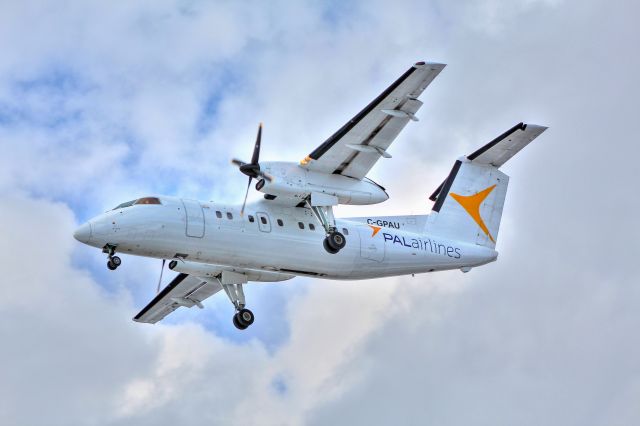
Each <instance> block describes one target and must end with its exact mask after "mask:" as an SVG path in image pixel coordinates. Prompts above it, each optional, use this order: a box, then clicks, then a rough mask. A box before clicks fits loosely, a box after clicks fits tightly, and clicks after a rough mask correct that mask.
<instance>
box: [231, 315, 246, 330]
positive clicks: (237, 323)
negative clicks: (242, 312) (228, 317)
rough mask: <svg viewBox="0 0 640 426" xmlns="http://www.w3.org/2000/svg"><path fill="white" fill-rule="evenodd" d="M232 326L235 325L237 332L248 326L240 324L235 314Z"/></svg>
mask: <svg viewBox="0 0 640 426" xmlns="http://www.w3.org/2000/svg"><path fill="white" fill-rule="evenodd" d="M233 325H235V326H236V328H237V329H238V330H244V329H246V328H247V327H248V325H242V324H240V321H239V320H238V314H235V315H234V316H233Z"/></svg>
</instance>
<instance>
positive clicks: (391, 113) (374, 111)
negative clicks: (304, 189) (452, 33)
mask: <svg viewBox="0 0 640 426" xmlns="http://www.w3.org/2000/svg"><path fill="white" fill-rule="evenodd" d="M444 67H445V65H444V64H436V63H425V62H418V63H416V64H414V65H413V66H412V67H411V68H409V69H408V70H407V71H406V72H405V73H404V74H402V75H401V76H400V78H398V79H397V80H396V81H395V82H394V83H393V84H391V86H389V87H388V88H387V89H386V90H385V91H384V92H382V93H381V94H380V95H379V96H378V97H377V98H375V99H374V100H373V101H372V102H371V103H369V105H367V106H366V107H365V108H364V109H363V110H362V111H360V112H359V113H358V114H357V115H356V116H355V117H353V118H352V119H351V120H349V121H348V122H347V123H346V124H345V125H344V126H342V127H341V128H340V129H339V130H338V131H337V132H335V133H334V134H333V135H332V136H331V137H329V139H327V140H326V141H324V143H322V145H320V146H319V147H318V148H316V149H315V150H314V151H313V152H312V153H311V154H309V155H308V156H307V157H306V158H305V159H304V160H302V161H301V163H300V165H301V166H302V167H305V168H307V169H309V170H313V171H317V172H321V173H327V174H341V175H345V176H349V177H353V178H356V179H362V178H364V177H365V175H366V174H367V173H368V172H369V170H371V168H372V167H373V165H374V164H375V163H376V161H378V159H379V158H380V157H386V158H389V157H391V156H390V155H389V154H388V153H387V149H388V148H389V146H390V145H391V142H393V140H394V139H395V138H396V137H397V136H398V134H399V133H400V131H401V130H402V129H403V128H404V126H405V125H406V124H407V123H408V122H409V120H414V121H417V118H416V117H415V115H414V114H415V113H416V112H417V111H418V109H419V108H420V107H421V106H422V102H421V101H419V100H418V96H420V94H421V93H422V92H423V91H424V89H425V88H426V87H427V86H428V85H429V84H430V83H431V82H432V81H433V79H434V78H435V77H436V76H437V75H438V74H439V73H440V71H442V69H443V68H444Z"/></svg>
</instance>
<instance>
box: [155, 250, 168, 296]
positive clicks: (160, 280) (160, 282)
mask: <svg viewBox="0 0 640 426" xmlns="http://www.w3.org/2000/svg"><path fill="white" fill-rule="evenodd" d="M166 261H167V259H162V269H160V279H159V280H158V289H157V290H156V294H157V293H160V284H162V273H163V272H164V263H165V262H166Z"/></svg>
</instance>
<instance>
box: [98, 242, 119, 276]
mask: <svg viewBox="0 0 640 426" xmlns="http://www.w3.org/2000/svg"><path fill="white" fill-rule="evenodd" d="M102 252H103V253H107V259H108V260H107V268H109V270H110V271H115V270H116V269H118V266H120V265H121V264H122V260H121V259H120V258H119V257H118V256H115V253H116V246H114V245H111V244H107V245H106V246H104V248H103V249H102Z"/></svg>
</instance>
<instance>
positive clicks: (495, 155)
mask: <svg viewBox="0 0 640 426" xmlns="http://www.w3.org/2000/svg"><path fill="white" fill-rule="evenodd" d="M545 130H547V128H546V127H544V126H538V125H536V124H524V123H519V124H516V125H515V126H513V127H512V128H511V129H509V130H507V131H506V132H504V133H503V134H501V135H500V136H498V137H497V138H495V139H494V140H492V141H491V142H489V143H488V144H486V145H485V146H483V147H482V148H480V149H478V150H477V151H475V152H474V153H472V154H469V155H467V158H468V159H469V160H471V162H473V163H476V164H488V165H491V166H494V167H500V166H502V165H503V164H504V163H506V162H507V160H509V159H510V158H511V157H513V156H514V155H516V154H517V153H518V151H520V150H521V149H522V148H524V147H525V146H527V145H528V144H529V142H531V141H532V140H534V139H535V138H537V137H538V136H540V134H541V133H542V132H544V131H545Z"/></svg>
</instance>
